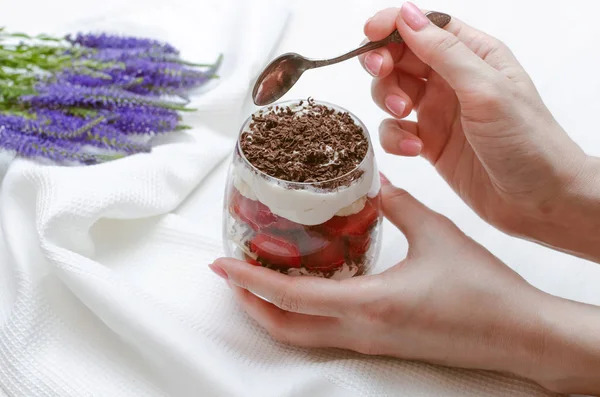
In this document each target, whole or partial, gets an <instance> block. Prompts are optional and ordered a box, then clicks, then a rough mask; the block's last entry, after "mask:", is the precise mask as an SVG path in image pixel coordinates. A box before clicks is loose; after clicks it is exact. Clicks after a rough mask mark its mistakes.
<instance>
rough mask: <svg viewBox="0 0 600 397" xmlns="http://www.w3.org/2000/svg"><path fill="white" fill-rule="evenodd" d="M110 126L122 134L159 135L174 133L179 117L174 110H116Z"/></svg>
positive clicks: (148, 108)
mask: <svg viewBox="0 0 600 397" xmlns="http://www.w3.org/2000/svg"><path fill="white" fill-rule="evenodd" d="M113 117H114V118H113V119H111V120H110V124H111V125H112V126H113V127H115V128H116V129H118V130H119V131H121V132H122V133H124V134H159V133H163V132H170V131H175V129H176V128H177V125H178V123H179V115H178V114H177V112H175V111H174V110H169V109H160V108H153V107H136V108H127V107H124V108H118V109H115V110H114V113H113Z"/></svg>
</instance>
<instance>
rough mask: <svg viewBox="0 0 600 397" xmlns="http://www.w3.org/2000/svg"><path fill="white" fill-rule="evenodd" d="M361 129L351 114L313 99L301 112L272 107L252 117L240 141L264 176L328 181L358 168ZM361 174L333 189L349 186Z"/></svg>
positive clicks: (363, 147) (363, 153)
mask: <svg viewBox="0 0 600 397" xmlns="http://www.w3.org/2000/svg"><path fill="white" fill-rule="evenodd" d="M364 134H365V133H364V131H363V128H362V127H360V126H359V125H357V124H356V122H355V120H354V119H353V118H352V116H350V114H348V113H347V112H339V111H336V110H335V109H332V108H329V107H327V106H325V105H319V104H316V103H315V102H314V101H313V100H312V99H310V98H309V100H308V101H306V102H305V101H300V103H299V108H298V109H294V110H292V108H290V107H288V106H285V107H281V106H275V107H269V108H268V109H267V110H266V111H263V112H259V113H257V114H255V115H253V116H252V121H251V122H250V124H249V126H248V130H247V131H244V132H243V133H242V136H241V137H240V146H241V149H242V151H243V153H244V155H245V156H246V158H247V159H248V161H249V162H250V163H251V164H252V165H253V166H254V167H256V168H258V169H259V170H260V171H262V172H264V173H265V174H267V175H269V176H272V177H275V178H278V179H282V180H285V181H290V182H305V183H308V182H326V181H331V180H332V179H335V178H339V177H341V176H343V175H346V174H348V173H349V172H350V171H352V170H354V169H355V168H356V167H357V166H358V165H359V164H360V163H361V162H362V160H363V159H364V158H365V156H366V154H367V151H368V145H369V144H368V141H367V139H366V138H365V135H364ZM361 175H362V172H356V173H352V174H351V175H349V178H342V179H345V180H343V181H342V180H339V181H337V183H335V184H334V185H332V186H328V187H332V188H333V187H338V186H340V185H346V184H349V183H350V182H352V180H355V179H357V178H359V177H360V176H361Z"/></svg>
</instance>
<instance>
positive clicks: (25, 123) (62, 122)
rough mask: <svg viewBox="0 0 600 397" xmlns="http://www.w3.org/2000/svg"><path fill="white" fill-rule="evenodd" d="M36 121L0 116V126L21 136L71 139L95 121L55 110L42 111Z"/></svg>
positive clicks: (19, 117) (12, 116)
mask: <svg viewBox="0 0 600 397" xmlns="http://www.w3.org/2000/svg"><path fill="white" fill-rule="evenodd" d="M36 116H37V118H36V119H28V118H24V117H21V116H14V115H0V126H2V125H3V126H5V127H6V128H8V129H10V130H13V131H19V132H21V133H23V134H30V135H40V136H42V137H43V136H46V137H53V138H60V139H71V138H75V137H77V136H80V135H81V134H83V133H84V132H85V131H86V129H88V128H90V127H91V126H93V125H94V124H96V123H97V121H95V120H92V119H83V118H81V117H74V116H69V115H66V114H64V113H63V112H61V111H56V110H43V111H40V112H38V113H37V114H36Z"/></svg>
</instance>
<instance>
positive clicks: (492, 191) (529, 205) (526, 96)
mask: <svg viewBox="0 0 600 397" xmlns="http://www.w3.org/2000/svg"><path fill="white" fill-rule="evenodd" d="M394 29H398V31H399V32H400V34H401V36H402V37H403V38H404V40H405V44H402V45H399V44H392V45H389V46H388V47H385V48H382V49H378V50H375V51H373V52H370V53H368V54H367V55H366V56H363V57H362V58H361V62H362V63H363V65H364V66H365V68H366V69H367V70H368V71H369V72H370V73H371V74H372V75H374V76H375V79H374V80H373V89H372V94H373V98H374V100H375V102H376V103H377V104H378V105H379V106H380V107H381V108H382V109H384V110H386V111H387V112H388V113H389V114H390V115H392V116H394V118H393V119H388V120H385V121H384V122H383V124H382V125H381V128H380V138H381V144H382V146H383V148H384V149H385V150H386V151H387V152H389V153H393V154H398V155H404V156H414V155H418V154H422V155H423V156H424V157H425V158H427V159H428V160H429V161H430V162H431V163H432V164H434V165H435V167H436V169H437V170H438V172H439V173H440V174H441V175H442V177H443V178H444V179H445V180H446V181H447V182H448V183H449V184H450V185H451V186H452V188H453V189H454V190H455V191H456V192H457V193H458V194H459V195H460V196H461V197H462V198H463V200H465V202H466V203H467V204H468V205H470V206H471V207H472V208H473V209H474V210H475V211H476V212H477V213H478V214H479V215H480V216H481V217H482V218H484V219H485V220H487V221H488V222H490V223H491V224H493V225H495V226H497V227H498V228H500V229H502V230H504V231H506V232H508V233H511V234H516V235H521V236H526V237H528V238H530V239H534V240H538V241H541V242H544V243H546V244H550V245H553V246H555V247H557V248H562V249H564V250H567V251H572V252H575V253H577V254H579V255H582V256H586V257H588V258H591V259H596V260H600V249H599V248H598V247H600V244H599V243H600V238H590V235H592V236H594V234H593V233H592V231H593V230H596V229H597V226H594V225H590V224H585V222H589V219H590V217H591V218H592V219H594V215H595V216H596V219H597V217H598V216H600V208H599V207H600V180H598V177H594V176H593V175H594V171H593V170H591V169H590V167H591V165H590V162H591V161H590V159H589V158H588V157H587V156H586V155H585V154H584V152H583V151H582V150H581V149H580V148H579V147H578V146H577V145H576V144H575V143H574V142H573V141H572V140H571V139H570V138H569V137H568V136H567V134H566V133H565V132H564V131H563V129H562V128H561V127H560V125H559V124H558V123H557V122H556V121H555V120H554V118H553V117H552V115H551V114H550V112H549V110H548V109H547V108H546V106H545V105H544V103H543V102H542V99H541V98H540V96H539V94H538V92H537V91H536V88H535V86H534V85H533V83H532V81H531V79H530V78H529V76H528V75H527V73H526V72H525V70H523V68H522V67H521V65H520V64H519V63H518V61H517V60H516V59H515V57H514V56H513V54H512V53H511V52H510V50H509V49H508V48H507V47H506V46H505V45H504V44H503V43H501V42H500V41H498V40H497V39H495V38H493V37H490V36H488V35H486V34H485V33H482V32H480V31H478V30H476V29H474V28H472V27H470V26H467V25H466V24H464V23H462V22H461V21H459V20H457V19H455V18H453V19H452V21H451V22H450V24H448V26H446V28H445V30H444V29H439V28H437V27H436V26H435V25H433V24H431V23H430V22H429V21H428V20H427V19H426V17H425V16H424V15H423V13H422V12H421V11H420V10H419V9H418V8H417V7H415V6H414V5H413V4H410V3H406V4H404V6H403V7H402V8H401V9H386V10H383V11H381V12H379V13H377V14H376V15H375V16H374V17H372V18H371V19H370V20H369V21H368V22H367V24H366V25H365V33H366V35H367V37H368V38H369V39H370V40H380V39H382V38H384V37H386V36H387V35H389V34H390V33H391V32H392V31H393V30H394ZM412 110H415V111H416V114H417V122H413V121H408V120H400V119H402V118H404V117H406V116H408V115H409V113H411V111H412ZM595 167H596V169H600V167H598V166H595ZM590 175H591V176H592V179H594V178H595V181H594V183H595V186H596V188H595V189H594V192H584V191H585V190H586V189H587V190H588V191H589V182H590V181H589V179H590V178H589V176H590ZM595 175H598V174H595ZM586 178H587V179H586ZM584 196H585V197H584ZM582 207H587V208H585V209H582ZM592 207H594V208H592ZM574 213H581V214H582V215H581V216H579V217H578V218H577V219H575V218H574V215H573V214H574ZM583 213H585V215H583ZM574 222H575V224H574ZM578 223H581V225H580V226H578V225H577V224H578ZM573 229H575V230H579V231H580V233H579V234H576V235H575V236H573V237H572V238H570V237H567V236H566V235H567V234H571V235H573ZM576 233H578V232H576ZM596 237H597V236H596ZM590 239H591V240H593V241H590ZM584 243H585V244H584Z"/></svg>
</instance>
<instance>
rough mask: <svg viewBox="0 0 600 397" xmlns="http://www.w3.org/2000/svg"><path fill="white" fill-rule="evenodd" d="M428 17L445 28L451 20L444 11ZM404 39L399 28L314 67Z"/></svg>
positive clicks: (326, 64) (315, 63) (400, 41)
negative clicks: (379, 38)
mask: <svg viewBox="0 0 600 397" xmlns="http://www.w3.org/2000/svg"><path fill="white" fill-rule="evenodd" d="M425 15H426V16H427V18H428V19H429V20H430V21H431V22H432V23H433V24H434V25H436V26H437V27H439V28H444V27H445V26H446V25H448V23H449V22H450V20H451V17H450V15H448V14H444V13H442V12H436V11H430V12H428V13H427V14H425ZM403 41H404V39H403V38H402V37H401V36H400V33H399V32H398V31H397V30H394V32H393V33H392V34H390V35H389V36H388V37H386V38H385V39H383V40H379V41H371V42H368V43H366V44H364V45H362V46H360V47H358V48H357V49H355V50H352V51H350V52H348V53H346V54H344V55H340V56H338V57H335V58H331V59H324V60H319V61H313V62H314V63H313V65H312V67H313V68H320V67H322V66H328V65H333V64H334V63H338V62H342V61H345V60H347V59H350V58H354V57H355V56H357V55H361V54H364V53H365V52H369V51H373V50H375V49H377V48H381V47H385V46H386V45H388V44H390V43H402V42H403Z"/></svg>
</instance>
